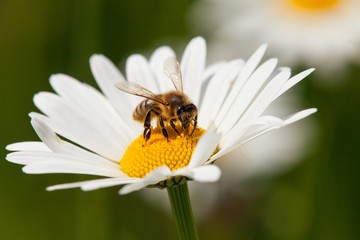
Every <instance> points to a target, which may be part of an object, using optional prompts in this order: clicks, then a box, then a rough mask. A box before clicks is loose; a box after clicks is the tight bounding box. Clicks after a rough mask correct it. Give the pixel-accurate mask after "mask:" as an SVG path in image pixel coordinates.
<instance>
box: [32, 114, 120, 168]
mask: <svg viewBox="0 0 360 240" xmlns="http://www.w3.org/2000/svg"><path fill="white" fill-rule="evenodd" d="M67 116H68V121H67V123H65V122H62V123H59V122H56V121H55V120H53V119H51V118H49V117H46V116H44V115H41V114H37V113H30V117H31V118H32V119H37V120H39V121H42V122H43V123H44V124H46V125H47V126H49V127H50V128H51V129H53V130H54V131H55V132H56V133H58V134H59V135H61V136H64V137H65V138H67V139H69V140H71V141H72V142H75V143H77V144H79V145H81V146H82V147H84V148H87V149H89V150H91V151H93V152H95V153H97V154H99V155H101V156H103V157H105V158H107V159H111V160H112V161H118V160H119V159H120V158H121V157H122V154H123V152H124V151H125V149H126V146H125V144H119V145H116V143H115V142H113V141H109V139H106V136H105V135H103V134H102V133H100V132H94V131H95V130H94V131H93V129H91V128H89V127H87V126H86V124H85V123H84V124H81V122H79V121H77V120H78V119H76V118H75V116H74V115H73V116H72V117H71V115H67ZM64 120H65V118H64ZM84 121H86V120H84ZM84 125H85V126H84Z"/></svg>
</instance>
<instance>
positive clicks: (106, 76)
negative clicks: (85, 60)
mask: <svg viewBox="0 0 360 240" xmlns="http://www.w3.org/2000/svg"><path fill="white" fill-rule="evenodd" d="M90 67H91V71H92V74H93V75H94V77H95V80H96V82H97V84H98V85H99V87H100V89H101V91H102V92H103V93H104V94H105V95H106V97H107V98H108V99H109V101H110V102H111V103H112V105H113V106H114V108H115V109H116V110H117V112H118V113H119V114H121V115H122V114H123V115H127V116H131V113H132V111H133V110H134V107H135V105H136V104H137V100H136V99H135V98H133V97H131V96H130V95H129V94H125V93H121V92H120V91H119V90H118V89H117V88H115V84H116V83H118V82H121V81H125V78H124V76H123V75H122V74H121V73H120V71H119V70H118V68H117V67H116V66H115V65H114V64H113V63H112V62H111V61H110V60H109V59H108V58H106V57H105V56H103V55H101V54H94V55H92V56H91V58H90Z"/></svg>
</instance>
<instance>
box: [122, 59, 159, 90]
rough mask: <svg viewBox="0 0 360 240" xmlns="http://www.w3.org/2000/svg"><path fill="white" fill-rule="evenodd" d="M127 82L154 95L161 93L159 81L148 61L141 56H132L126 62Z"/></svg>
mask: <svg viewBox="0 0 360 240" xmlns="http://www.w3.org/2000/svg"><path fill="white" fill-rule="evenodd" d="M126 76H127V80H128V81H130V82H134V83H137V84H139V85H140V86H142V87H144V88H146V89H149V90H150V91H152V92H154V93H160V88H159V85H158V81H156V80H155V76H154V73H153V71H152V70H151V68H150V66H149V63H148V61H147V60H146V59H145V57H143V56H142V55H140V54H134V55H131V56H130V57H129V58H128V59H127V61H126Z"/></svg>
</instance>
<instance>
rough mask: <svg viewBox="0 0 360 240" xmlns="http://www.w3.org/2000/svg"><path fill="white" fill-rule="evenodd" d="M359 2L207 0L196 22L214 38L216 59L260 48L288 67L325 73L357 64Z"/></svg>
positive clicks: (198, 10) (196, 12)
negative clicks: (265, 45) (300, 66)
mask: <svg viewBox="0 0 360 240" xmlns="http://www.w3.org/2000/svg"><path fill="white" fill-rule="evenodd" d="M359 9H360V1H358V0H321V1H320V0H318V1H314V0H290V1H284V0H272V1H261V0H243V1H233V0H225V1H213V0H203V1H201V2H199V4H198V5H197V6H196V7H195V9H194V14H193V16H194V19H193V20H194V21H193V22H194V23H198V25H199V27H200V29H202V30H205V31H207V32H208V33H209V34H210V35H211V36H212V40H213V41H212V42H211V43H212V44H211V47H212V50H213V54H214V56H216V57H219V56H221V57H235V56H238V55H239V54H248V53H249V51H250V49H252V48H254V47H255V46H258V44H261V43H264V42H266V43H268V44H269V46H271V50H272V51H271V52H270V54H276V55H277V56H279V58H280V59H281V60H283V61H284V62H286V63H287V64H292V65H294V64H306V65H308V66H314V67H316V68H318V69H319V70H320V71H322V72H323V73H326V72H328V71H329V70H334V71H336V70H338V69H339V68H340V67H344V66H345V64H346V63H348V62H350V61H356V60H359V53H360V27H359V26H360V14H359Z"/></svg>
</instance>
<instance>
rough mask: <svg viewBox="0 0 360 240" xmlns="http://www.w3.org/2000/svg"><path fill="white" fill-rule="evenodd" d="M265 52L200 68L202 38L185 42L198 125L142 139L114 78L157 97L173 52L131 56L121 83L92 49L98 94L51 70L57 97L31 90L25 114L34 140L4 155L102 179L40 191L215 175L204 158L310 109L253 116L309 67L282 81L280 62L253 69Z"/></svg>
mask: <svg viewBox="0 0 360 240" xmlns="http://www.w3.org/2000/svg"><path fill="white" fill-rule="evenodd" d="M265 49H266V46H265V45H263V46H261V47H260V48H259V49H258V50H257V51H256V52H255V53H254V54H253V55H252V56H251V57H250V59H249V60H248V61H246V62H244V61H243V60H241V59H236V60H233V61H229V62H219V63H217V64H215V65H212V66H210V67H208V68H205V58H206V44H205V41H204V39H203V38H201V37H197V38H194V39H193V40H191V41H190V43H189V44H188V46H187V47H186V49H185V52H184V54H183V56H182V58H181V62H180V69H181V73H182V80H183V86H184V93H186V94H187V96H188V97H189V98H190V99H191V100H192V102H193V103H194V104H195V105H196V106H197V107H198V127H197V128H196V130H195V131H194V132H193V134H188V135H187V136H185V134H186V133H187V132H186V131H185V130H184V131H181V130H180V127H181V126H179V125H178V124H177V125H175V128H177V129H178V130H179V131H180V133H178V134H177V133H176V132H175V131H174V127H171V126H170V125H169V126H167V125H166V124H165V127H164V128H165V129H166V130H167V132H168V139H167V138H166V137H164V133H163V132H162V131H161V130H160V129H159V127H157V126H155V127H154V128H153V130H152V133H151V137H150V139H149V140H148V141H145V139H144V137H143V135H142V132H143V131H144V128H143V124H142V123H138V122H136V121H134V120H133V119H132V114H133V111H134V109H135V108H136V106H137V105H138V104H139V102H141V100H142V99H141V98H139V97H136V96H133V95H130V94H127V93H124V92H121V91H119V90H118V89H117V88H116V87H115V84H117V83H119V82H124V81H129V82H132V83H137V84H139V85H141V86H143V87H144V88H146V89H150V90H151V91H152V92H154V93H156V94H160V93H165V92H168V91H171V90H175V89H174V86H172V84H171V81H170V80H169V78H168V76H167V74H165V73H164V64H165V62H166V61H167V60H168V59H169V58H174V57H175V53H174V52H173V50H172V49H171V48H169V47H166V46H164V47H160V48H158V49H156V50H155V52H154V53H153V54H152V56H151V57H150V60H149V61H148V60H146V59H145V57H143V56H141V55H132V56H130V57H129V58H128V60H127V62H126V73H127V78H126V80H125V78H124V77H123V75H122V74H121V73H120V72H119V70H118V69H117V68H116V67H115V65H114V64H112V63H111V62H110V61H109V60H108V59H107V58H106V57H104V56H102V55H94V56H92V57H91V59H90V66H91V70H92V73H93V75H94V77H95V79H96V81H97V83H98V85H99V87H100V89H101V90H102V92H103V94H101V93H100V92H99V91H98V90H96V89H94V88H93V87H91V86H89V85H87V84H84V83H81V82H79V81H77V80H75V79H74V78H72V77H70V76H66V75H64V74H56V75H53V76H51V78H50V83H51V86H52V87H53V89H54V90H55V92H56V93H49V92H41V93H38V94H36V95H35V97H34V102H35V105H36V106H37V107H38V108H39V109H40V110H41V111H42V112H43V114H40V113H30V117H31V124H32V126H33V128H34V129H35V131H36V133H37V135H38V136H39V138H40V139H41V141H38V142H20V143H14V144H10V145H8V146H7V149H8V150H9V151H14V152H12V153H9V154H8V155H7V160H8V161H10V162H13V163H17V164H22V165H25V166H24V167H23V171H24V172H25V173H29V174H43V173H74V174H89V175H96V176H101V177H102V178H100V179H95V180H89V181H83V182H75V183H67V184H61V185H56V186H51V187H49V188H48V190H57V189H66V188H75V187H80V188H81V189H82V190H85V191H88V190H95V189H99V188H104V187H110V186H115V185H125V186H124V187H122V188H121V190H120V194H126V193H130V192H132V191H136V190H139V189H141V188H144V187H147V186H150V185H157V186H160V187H161V186H165V187H166V186H170V185H171V184H176V183H177V181H182V180H183V179H185V178H187V179H191V180H194V181H199V182H214V181H217V180H218V179H219V178H220V175H221V173H220V170H219V168H218V167H217V166H216V165H215V164H212V163H214V162H215V161H216V160H217V159H218V158H219V157H222V156H224V155H225V154H227V153H230V152H231V151H232V150H234V149H236V148H237V147H239V146H240V145H242V144H244V143H246V142H248V141H250V140H252V139H254V138H256V137H258V136H260V135H262V134H264V133H267V132H269V131H271V130H274V129H278V128H280V127H284V126H286V125H288V124H291V123H293V122H296V121H298V120H300V119H302V118H305V117H307V116H309V115H310V114H312V113H314V112H316V109H314V108H312V109H307V110H303V111H300V112H298V113H295V114H293V115H291V116H289V117H286V118H284V119H282V118H279V117H276V116H271V115H262V113H263V112H264V111H265V110H266V109H267V107H268V106H269V105H270V104H271V103H272V102H273V101H274V100H275V99H277V98H278V97H279V96H281V95H282V94H283V93H284V92H286V91H287V90H288V89H290V88H291V87H293V86H294V85H295V84H297V83H298V82H299V81H301V80H302V79H303V78H304V77H306V76H307V75H308V74H310V73H311V72H312V71H313V69H309V70H306V71H304V72H301V73H299V74H297V75H295V76H293V77H290V70H289V69H288V68H276V65H277V60H276V59H270V60H268V61H266V62H264V63H262V64H261V65H260V66H259V67H258V65H259V63H260V61H261V59H262V56H263V54H264V52H265ZM168 73H169V72H168ZM168 75H169V74H168ZM170 77H171V76H170ZM139 135H140V136H139ZM184 177H185V178H184Z"/></svg>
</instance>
